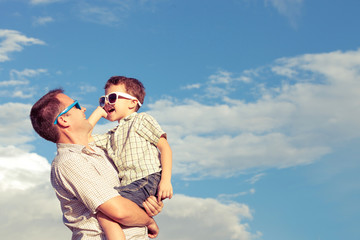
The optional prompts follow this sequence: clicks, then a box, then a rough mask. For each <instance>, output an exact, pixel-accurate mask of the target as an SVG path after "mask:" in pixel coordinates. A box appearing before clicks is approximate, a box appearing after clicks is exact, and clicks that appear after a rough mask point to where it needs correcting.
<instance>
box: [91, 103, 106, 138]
mask: <svg viewBox="0 0 360 240" xmlns="http://www.w3.org/2000/svg"><path fill="white" fill-rule="evenodd" d="M102 117H103V118H106V117H107V113H106V111H105V110H104V109H103V108H102V107H100V106H99V107H97V108H96V109H95V110H94V112H93V113H92V114H91V115H90V117H89V118H88V121H89V123H90V124H91V125H92V127H93V128H92V129H91V131H90V132H89V142H93V141H94V139H93V137H92V136H91V134H92V130H93V129H94V127H95V125H96V123H97V122H98V121H99V120H100V119H101V118H102Z"/></svg>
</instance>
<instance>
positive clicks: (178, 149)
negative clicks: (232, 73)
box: [148, 50, 360, 176]
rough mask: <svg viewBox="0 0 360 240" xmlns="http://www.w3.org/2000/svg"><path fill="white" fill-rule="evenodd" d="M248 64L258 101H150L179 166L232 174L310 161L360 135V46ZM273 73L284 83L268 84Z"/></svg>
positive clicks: (180, 170) (201, 172)
mask: <svg viewBox="0 0 360 240" xmlns="http://www.w3.org/2000/svg"><path fill="white" fill-rule="evenodd" d="M248 72H252V76H251V77H252V79H253V81H252V82H253V83H256V84H257V85H253V88H254V89H257V90H256V93H255V95H254V96H256V98H255V97H254V101H252V102H245V101H244V100H242V99H241V98H239V97H238V98H234V97H232V98H230V97H226V98H223V101H219V102H218V104H215V105H209V104H204V103H200V102H199V101H194V100H184V101H182V102H179V101H178V100H176V99H171V98H169V99H162V100H159V101H156V102H154V103H152V104H149V105H148V106H149V113H150V114H152V115H153V116H155V118H156V119H157V120H158V121H159V122H160V124H161V125H162V126H163V128H164V130H165V131H167V132H168V139H169V142H170V144H171V146H172V148H173V150H174V159H176V161H174V172H175V173H178V174H181V175H182V176H186V175H187V174H188V175H189V176H190V175H191V174H192V175H194V176H198V175H211V176H231V175H236V174H239V173H241V172H243V171H245V170H249V169H266V168H286V167H291V166H296V165H302V164H310V163H313V162H315V161H316V160H318V159H320V158H321V157H322V156H324V155H325V154H328V153H330V152H331V151H332V148H333V147H334V146H336V144H338V143H340V142H342V141H346V140H351V139H355V138H358V137H359V132H360V122H359V119H360V106H359V104H360V94H359V93H360V81H359V79H360V50H357V51H348V52H340V51H337V52H331V53H324V54H306V55H303V56H298V57H294V58H282V59H278V60H276V61H275V62H274V63H273V64H272V65H271V66H268V67H265V68H262V69H259V70H251V71H248ZM269 78H272V80H273V81H272V82H274V81H277V82H278V84H277V85H276V86H267V85H266V79H269ZM261 79H265V82H263V83H262V82H261ZM257 80H259V81H257ZM222 82H227V83H228V84H231V81H228V80H226V79H225V80H223V81H222ZM225 88H226V87H225Z"/></svg>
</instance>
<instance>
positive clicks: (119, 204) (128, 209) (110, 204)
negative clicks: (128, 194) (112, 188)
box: [97, 196, 159, 238]
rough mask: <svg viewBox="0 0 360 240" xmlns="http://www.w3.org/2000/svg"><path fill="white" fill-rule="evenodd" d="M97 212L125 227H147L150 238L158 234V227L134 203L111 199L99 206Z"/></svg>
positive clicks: (117, 198) (127, 200) (116, 198)
mask: <svg viewBox="0 0 360 240" xmlns="http://www.w3.org/2000/svg"><path fill="white" fill-rule="evenodd" d="M97 210H98V211H101V212H102V213H104V214H105V215H106V216H108V217H109V218H111V219H113V220H114V221H116V222H118V223H121V224H122V225H125V226H129V227H135V226H147V227H148V231H149V237H151V238H154V237H156V236H157V235H158V233H159V227H158V226H157V224H156V222H155V220H154V219H152V218H151V217H149V216H148V215H147V214H146V213H145V212H144V211H143V210H142V209H141V208H140V207H139V206H138V205H136V204H135V203H134V202H132V201H130V200H129V199H126V198H123V197H121V196H117V197H114V198H111V199H110V200H108V201H106V202H105V203H103V204H101V205H100V206H99V207H98V208H97Z"/></svg>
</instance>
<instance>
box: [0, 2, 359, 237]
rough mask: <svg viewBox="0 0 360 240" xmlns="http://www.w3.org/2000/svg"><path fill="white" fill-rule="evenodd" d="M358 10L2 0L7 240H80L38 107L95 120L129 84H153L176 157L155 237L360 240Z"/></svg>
mask: <svg viewBox="0 0 360 240" xmlns="http://www.w3.org/2000/svg"><path fill="white" fill-rule="evenodd" d="M359 9H360V3H359V2H358V1H355V0H341V1H340V0H331V1H324V0H323V1H321V0H320V1H305V0H226V1H220V0H207V1H200V0H195V1H189V0H184V1H170V0H157V1H155V0H133V1H130V0H117V1H116V0H103V1H96V0H93V1H87V0H79V1H69V0H0V112H1V115H0V196H1V198H0V206H1V211H0V216H1V217H0V219H1V220H0V223H1V224H0V231H1V233H2V234H1V235H2V236H3V237H2V238H3V239H19V240H21V239H27V240H32V239H34V240H35V239H54V240H57V239H59V240H60V239H69V238H70V231H69V230H68V229H67V228H66V227H65V226H64V225H63V224H62V222H61V212H60V208H59V203H58V200H57V199H56V197H55V194H54V192H53V190H52V189H51V186H50V183H49V169H50V163H51V161H52V159H53V157H54V154H55V152H56V148H55V146H54V144H52V143H48V142H45V141H44V140H42V139H40V138H39V137H38V136H37V135H36V134H35V133H34V131H33V130H32V127H31V124H30V121H29V118H28V115H29V110H30V108H31V106H32V104H33V103H34V102H35V101H36V100H37V99H38V98H40V97H41V96H42V95H43V94H45V93H46V92H47V91H48V90H50V89H53V88H57V87H62V88H64V89H65V92H66V93H67V94H68V95H69V96H71V97H72V98H74V99H77V100H79V102H80V103H81V105H82V106H85V107H86V108H87V116H89V115H90V113H91V112H92V111H93V110H94V109H95V107H96V105H97V102H98V98H99V96H101V95H102V94H103V86H104V84H105V82H106V80H107V79H108V78H109V77H111V76H113V75H125V76H129V77H135V78H138V79H139V80H141V81H142V82H143V83H144V85H145V87H146V91H147V95H146V98H145V104H144V106H143V107H142V109H141V111H146V112H149V113H150V114H152V115H153V116H154V117H156V118H157V120H158V121H159V123H160V124H161V125H162V127H163V129H164V130H165V131H166V132H167V133H168V139H169V143H170V145H171V147H172V149H173V161H174V164H173V186H174V190H175V196H174V198H173V199H172V200H167V201H166V202H165V208H164V211H163V212H162V213H161V214H160V215H159V216H157V217H156V220H157V222H158V224H159V226H160V235H159V237H158V239H172V240H180V239H210V240H211V239H239V240H254V239H262V240H273V239H276V240H289V239H291V240H304V239H314V240H323V239H326V240H329V239H334V240H337V239H359V238H360V234H359V231H358V223H359V220H360V219H359V216H360V207H359V204H358V203H359V201H360V194H359V193H360V184H359V183H360V177H359V174H358V172H359V170H360V163H359V157H358V156H359V155H360V150H359V148H358V146H359V144H360V49H359V40H360V36H359V31H358V28H359V26H358V25H359V24H358V23H359V22H360V16H359V14H358V12H359ZM114 124H116V123H109V122H107V121H106V120H102V121H100V123H99V125H98V126H97V127H96V129H95V131H96V132H103V131H106V130H107V129H109V128H111V127H112V126H114ZM19 229H21V231H19Z"/></svg>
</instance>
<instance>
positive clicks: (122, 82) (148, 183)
mask: <svg viewBox="0 0 360 240" xmlns="http://www.w3.org/2000/svg"><path fill="white" fill-rule="evenodd" d="M105 94H106V95H105V96H102V97H101V98H100V100H99V105H100V106H99V107H98V108H97V109H96V110H95V111H94V112H93V113H92V114H91V116H90V117H89V122H90V124H92V125H93V126H95V124H96V123H97V122H98V121H99V120H100V118H101V117H104V118H106V119H108V120H109V121H118V122H119V125H118V126H117V127H116V128H114V129H113V130H110V131H109V132H107V133H106V134H102V135H94V136H93V139H94V140H95V143H96V145H97V146H99V147H101V148H103V149H104V150H105V152H106V153H107V155H108V157H110V158H111V159H112V160H113V162H114V163H115V165H116V167H117V168H118V172H119V178H120V180H121V181H120V182H121V187H120V188H119V189H118V191H119V193H120V195H121V196H123V197H125V198H128V199H130V200H132V201H133V202H135V203H137V204H138V205H139V206H140V207H142V202H144V199H146V198H147V197H148V196H151V195H154V196H155V195H156V193H157V196H158V201H161V200H163V199H166V198H169V199H171V198H172V195H173V189H172V185H171V167H172V152H171V148H170V146H169V144H168V142H167V139H166V137H167V136H166V133H165V132H163V131H162V129H161V127H160V126H159V124H158V123H157V121H156V120H155V119H154V118H153V117H151V116H150V115H149V114H147V113H137V111H138V110H139V108H140V107H141V105H142V103H143V102H144V98H145V88H144V86H143V84H142V83H141V82H140V81H138V80H137V79H135V78H127V77H123V76H114V77H111V78H110V79H109V80H108V81H107V83H106V84H105ZM159 152H160V153H159ZM98 218H99V222H100V225H101V226H102V227H103V229H104V232H105V234H106V236H107V239H125V237H124V235H123V234H122V231H121V228H120V226H119V225H118V224H117V223H116V222H114V221H112V220H110V219H109V218H106V217H105V216H99V217H98ZM115 236H116V237H115Z"/></svg>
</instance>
